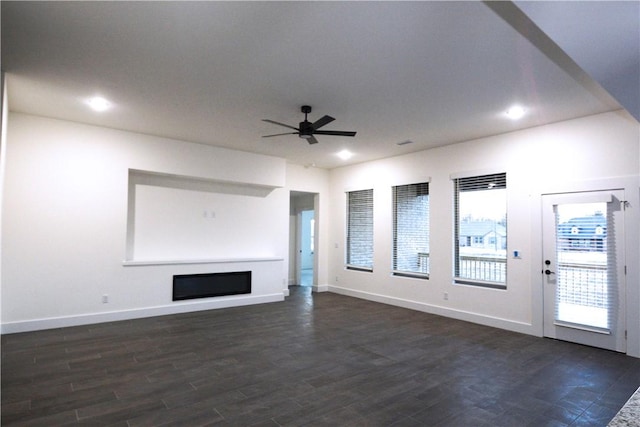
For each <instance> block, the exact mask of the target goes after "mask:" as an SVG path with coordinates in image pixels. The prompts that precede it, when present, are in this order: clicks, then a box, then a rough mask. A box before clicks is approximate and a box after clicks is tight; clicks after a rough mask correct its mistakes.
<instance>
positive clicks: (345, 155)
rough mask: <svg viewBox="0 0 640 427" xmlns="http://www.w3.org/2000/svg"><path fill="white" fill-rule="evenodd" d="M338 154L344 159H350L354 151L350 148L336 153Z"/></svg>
mask: <svg viewBox="0 0 640 427" xmlns="http://www.w3.org/2000/svg"><path fill="white" fill-rule="evenodd" d="M336 156H338V157H340V158H341V159H342V160H349V159H350V158H351V157H353V153H352V152H351V151H349V150H342V151H340V152H339V153H336Z"/></svg>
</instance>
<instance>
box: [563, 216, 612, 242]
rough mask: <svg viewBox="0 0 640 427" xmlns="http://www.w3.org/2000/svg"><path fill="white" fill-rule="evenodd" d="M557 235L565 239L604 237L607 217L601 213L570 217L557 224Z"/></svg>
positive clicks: (605, 235)
mask: <svg viewBox="0 0 640 427" xmlns="http://www.w3.org/2000/svg"><path fill="white" fill-rule="evenodd" d="M558 236H559V237H562V238H566V239H604V238H606V237H607V219H606V218H605V217H604V215H602V214H596V215H591V216H583V217H578V218H571V219H570V220H569V221H567V222H563V223H562V224H559V225H558Z"/></svg>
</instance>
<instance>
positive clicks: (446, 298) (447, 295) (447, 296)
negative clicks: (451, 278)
mask: <svg viewBox="0 0 640 427" xmlns="http://www.w3.org/2000/svg"><path fill="white" fill-rule="evenodd" d="M442 297H443V298H444V300H445V301H449V292H445V293H444V295H443V296H442Z"/></svg>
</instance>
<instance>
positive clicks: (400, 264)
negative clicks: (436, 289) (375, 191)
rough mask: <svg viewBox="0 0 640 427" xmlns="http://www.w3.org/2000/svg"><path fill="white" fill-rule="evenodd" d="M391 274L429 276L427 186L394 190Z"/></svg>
mask: <svg viewBox="0 0 640 427" xmlns="http://www.w3.org/2000/svg"><path fill="white" fill-rule="evenodd" d="M393 274H395V275H402V276H411V277H423V278H428V277H429V183H428V182H423V183H419V184H408V185H400V186H396V187H393Z"/></svg>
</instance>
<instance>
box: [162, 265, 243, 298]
mask: <svg viewBox="0 0 640 427" xmlns="http://www.w3.org/2000/svg"><path fill="white" fill-rule="evenodd" d="M250 293H251V271H233V272H229V273H207V274H180V275H174V276H173V300H174V301H179V300H185V299H194V298H209V297H220V296H224V295H239V294H250Z"/></svg>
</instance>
